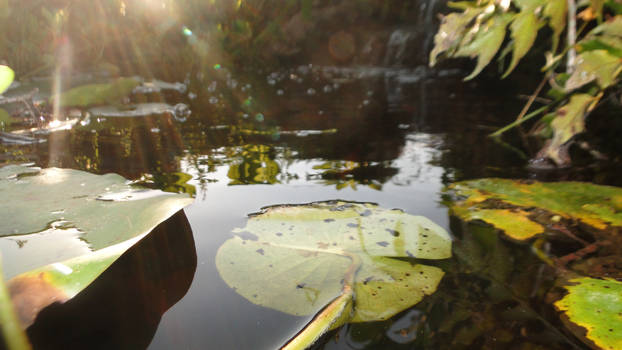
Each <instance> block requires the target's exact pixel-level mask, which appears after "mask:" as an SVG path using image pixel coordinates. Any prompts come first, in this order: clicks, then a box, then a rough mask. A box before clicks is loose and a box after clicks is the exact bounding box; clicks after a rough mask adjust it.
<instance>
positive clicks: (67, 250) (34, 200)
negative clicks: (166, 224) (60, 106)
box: [0, 166, 192, 325]
mask: <svg viewBox="0 0 622 350" xmlns="http://www.w3.org/2000/svg"><path fill="white" fill-rule="evenodd" d="M0 191H2V193H3V194H4V195H5V196H6V198H11V201H2V203H0V250H1V251H2V254H3V259H4V262H5V272H6V275H5V276H6V277H7V278H11V279H10V280H9V288H11V289H12V290H14V291H17V292H15V293H12V297H13V298H14V302H15V305H16V308H18V310H19V309H20V308H22V311H20V315H21V316H22V321H23V322H24V324H26V325H27V324H28V323H29V322H31V321H32V320H33V319H34V317H35V316H36V312H38V310H40V308H42V307H44V306H46V305H47V304H49V303H52V302H54V301H64V300H66V299H68V298H71V297H73V296H74V295H76V294H77V293H78V292H79V291H80V290H82V289H83V288H85V287H86V286H87V285H88V284H90V283H91V282H92V281H93V280H94V279H95V278H96V277H97V276H98V275H99V274H100V273H101V272H103V271H104V270H105V269H106V268H107V267H108V266H110V264H112V262H114V260H116V259H117V258H118V257H119V256H120V255H121V254H122V253H123V252H124V251H125V250H127V249H128V248H129V247H131V246H132V245H133V244H134V243H136V242H137V241H138V240H140V239H141V238H142V237H144V236H145V235H146V234H148V233H149V232H150V231H151V230H152V229H153V228H154V227H155V226H157V225H158V224H159V223H161V222H162V221H164V220H166V219H167V218H168V217H170V216H171V215H173V214H174V213H176V212H177V211H179V210H180V209H182V208H183V207H185V206H186V205H188V204H190V203H192V199H191V198H189V197H188V196H186V195H178V194H172V193H166V192H162V191H156V190H147V189H141V188H136V187H132V186H129V185H127V184H126V180H125V179H124V178H123V177H121V176H119V175H115V174H107V175H94V174H89V173H86V172H82V171H78V170H71V169H58V168H49V169H43V170H39V169H38V168H29V167H26V166H6V167H3V168H0ZM33 293H34V294H33ZM37 293H44V295H46V296H45V297H44V298H43V297H42V298H39V299H38V300H39V301H41V302H43V303H44V304H42V305H38V306H37V307H34V306H32V305H30V306H27V307H26V308H25V309H23V308H24V305H29V303H30V302H31V301H29V300H31V299H32V298H33V295H35V294H37ZM24 310H25V311H24Z"/></svg>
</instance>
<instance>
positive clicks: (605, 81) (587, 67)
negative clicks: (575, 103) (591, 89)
mask: <svg viewBox="0 0 622 350" xmlns="http://www.w3.org/2000/svg"><path fill="white" fill-rule="evenodd" d="M621 70H622V61H620V58H619V57H616V56H614V55H611V54H609V52H608V51H607V50H592V51H584V52H582V53H581V54H579V56H578V57H577V65H576V68H575V70H574V72H573V73H572V75H571V76H570V78H568V80H567V81H566V91H572V90H574V89H576V88H579V87H581V86H583V85H585V84H587V83H589V82H591V81H593V80H596V82H597V83H598V85H599V86H600V87H601V88H602V89H606V88H608V87H609V86H611V85H612V84H613V83H614V82H615V81H616V77H617V76H618V74H619V73H620V71H621Z"/></svg>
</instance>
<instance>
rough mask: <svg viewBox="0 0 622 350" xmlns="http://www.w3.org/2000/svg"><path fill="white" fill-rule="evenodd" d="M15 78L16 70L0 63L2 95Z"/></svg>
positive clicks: (0, 90)
mask: <svg viewBox="0 0 622 350" xmlns="http://www.w3.org/2000/svg"><path fill="white" fill-rule="evenodd" d="M13 79H15V72H13V70H12V69H11V68H10V67H8V66H4V65H0V95H1V94H3V93H4V92H5V91H6V89H8V88H9V86H11V83H12V82H13Z"/></svg>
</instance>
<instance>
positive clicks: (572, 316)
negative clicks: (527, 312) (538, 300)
mask: <svg viewBox="0 0 622 350" xmlns="http://www.w3.org/2000/svg"><path fill="white" fill-rule="evenodd" d="M570 282H571V283H573V285H570V286H567V287H566V289H567V290H568V294H567V295H566V296H565V297H564V298H563V299H561V300H559V301H557V302H556V303H555V307H556V308H557V309H558V310H560V311H562V312H564V314H565V315H566V316H567V317H568V320H569V321H570V322H572V323H574V324H576V325H578V326H580V327H582V328H584V329H585V331H580V332H575V334H576V335H577V336H579V338H580V339H585V338H587V339H589V341H591V342H593V344H595V345H596V346H597V347H598V348H600V349H611V350H613V349H622V282H618V281H616V280H614V279H610V278H606V279H596V278H589V277H582V278H575V279H572V280H570ZM571 330H574V329H573V328H571ZM588 343H589V342H588Z"/></svg>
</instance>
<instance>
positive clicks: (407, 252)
mask: <svg viewBox="0 0 622 350" xmlns="http://www.w3.org/2000/svg"><path fill="white" fill-rule="evenodd" d="M406 255H408V256H409V257H411V258H414V257H415V256H414V255H413V253H411V252H409V251H408V250H407V251H406Z"/></svg>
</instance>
